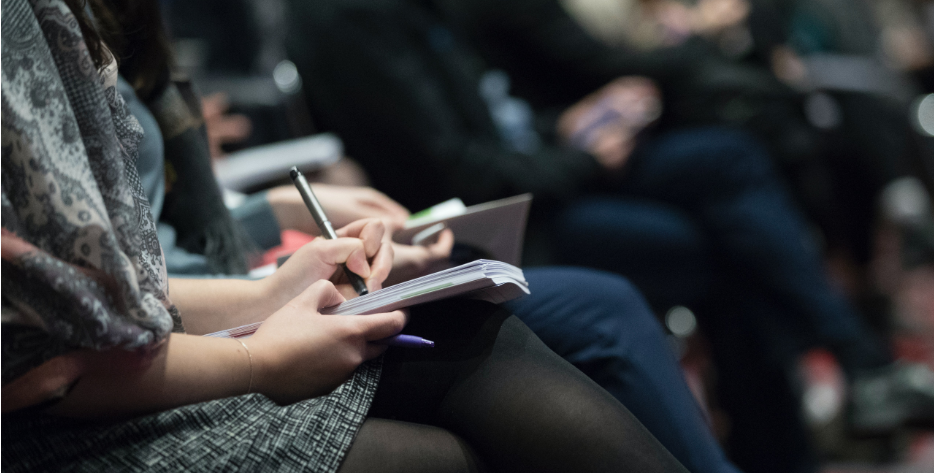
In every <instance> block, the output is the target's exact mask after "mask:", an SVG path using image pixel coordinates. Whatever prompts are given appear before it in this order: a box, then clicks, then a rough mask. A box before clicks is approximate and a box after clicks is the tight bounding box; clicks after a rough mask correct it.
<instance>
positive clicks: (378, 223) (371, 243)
mask: <svg viewBox="0 0 934 473" xmlns="http://www.w3.org/2000/svg"><path fill="white" fill-rule="evenodd" d="M336 233H337V235H338V236H342V237H351V238H359V239H360V240H362V241H363V245H364V248H365V250H366V255H367V258H372V257H373V256H374V255H375V254H376V252H377V251H379V247H380V245H382V239H383V237H384V236H385V235H386V225H385V224H384V223H383V221H382V220H380V219H376V218H366V219H362V220H357V221H355V222H351V223H350V224H348V225H347V226H345V227H343V228H341V229H340V230H337V232H336Z"/></svg>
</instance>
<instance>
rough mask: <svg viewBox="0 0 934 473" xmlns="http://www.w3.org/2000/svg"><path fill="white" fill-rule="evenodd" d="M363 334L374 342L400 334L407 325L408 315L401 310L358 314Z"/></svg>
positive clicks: (365, 338)
mask: <svg viewBox="0 0 934 473" xmlns="http://www.w3.org/2000/svg"><path fill="white" fill-rule="evenodd" d="M356 319H357V320H358V323H359V324H360V330H361V335H363V338H364V340H366V341H368V342H372V341H374V340H382V339H384V338H388V337H391V336H393V335H396V334H398V333H399V332H401V331H402V329H403V328H404V327H405V322H406V316H405V314H404V313H403V312H402V311H401V310H397V311H394V312H385V313H382V314H370V315H361V316H357V317H356Z"/></svg>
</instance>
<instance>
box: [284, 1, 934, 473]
mask: <svg viewBox="0 0 934 473" xmlns="http://www.w3.org/2000/svg"><path fill="white" fill-rule="evenodd" d="M452 5H453V2H452ZM498 5H500V6H502V7H503V8H511V6H510V5H514V3H513V2H500V3H498ZM461 7H463V8H469V6H467V2H461V3H459V4H457V5H454V6H453V7H451V8H455V9H457V8H461ZM444 8H445V6H439V5H438V4H436V3H434V2H397V1H379V2H364V3H361V2H353V1H318V2H300V1H295V2H292V3H291V16H290V18H291V19H292V20H293V22H294V23H293V25H292V28H291V31H290V36H289V39H288V42H287V44H288V52H289V57H290V58H291V59H292V60H293V61H294V62H295V63H296V64H297V66H298V68H299V70H300V71H301V73H302V76H303V77H304V79H305V80H306V81H308V82H309V84H310V86H309V88H308V92H309V97H310V104H311V107H312V108H313V110H314V112H315V118H316V119H317V120H318V123H319V124H320V125H321V126H323V127H324V128H326V129H328V130H334V131H337V132H338V133H339V134H340V135H341V136H342V138H343V139H344V140H345V142H346V143H347V146H348V149H349V150H350V151H351V153H352V154H353V155H354V156H355V157H357V158H358V159H360V161H361V162H362V163H363V164H364V166H365V167H366V168H367V169H368V170H369V171H370V172H371V174H372V177H373V180H374V181H373V182H374V184H375V185H376V186H377V187H378V188H380V189H381V190H383V191H384V192H386V193H387V194H389V195H390V196H391V197H393V198H396V199H398V200H399V201H400V202H401V203H402V204H403V205H407V206H410V207H413V208H420V207H425V206H427V205H430V204H432V203H435V202H438V201H440V200H444V199H446V198H449V197H454V196H457V197H461V198H463V199H464V200H465V201H466V202H468V203H476V202H481V201H484V200H489V199H492V198H496V197H503V196H507V195H510V194H514V193H518V192H527V191H532V192H535V194H536V199H537V202H538V204H537V212H539V215H538V217H543V216H542V214H543V213H544V214H547V213H551V214H552V215H550V217H552V219H548V218H547V217H549V216H548V215H545V216H544V218H541V219H540V220H538V222H539V225H540V230H542V231H543V232H544V233H550V236H551V237H554V238H555V239H556V240H557V241H559V246H563V248H562V249H563V251H564V253H565V256H566V257H567V258H568V259H569V260H571V261H576V262H588V263H590V264H592V265H594V266H598V267H603V268H607V269H611V270H614V271H618V272H621V273H623V274H626V275H627V276H630V277H632V278H633V280H634V281H635V282H637V284H639V285H640V287H642V288H643V289H644V290H645V291H646V293H647V294H648V295H650V298H652V299H653V302H657V303H660V302H659V301H664V302H667V303H670V302H678V301H684V300H692V301H694V304H692V307H703V308H704V309H705V310H704V311H703V312H704V313H705V314H706V315H702V319H703V320H702V327H704V328H705V329H706V332H707V334H708V336H709V337H710V338H711V340H712V341H713V347H714V354H715V359H716V361H717V364H718V370H719V372H720V373H721V374H722V380H721V383H720V388H721V389H720V391H721V393H720V394H721V402H722V404H723V405H724V407H725V408H727V410H728V411H729V413H730V414H731V417H732V422H733V425H732V435H731V436H730V439H731V447H732V449H731V453H732V454H733V455H735V456H734V458H736V459H737V461H738V462H740V463H741V466H742V467H744V468H746V469H748V470H750V471H809V470H811V469H813V468H814V467H815V463H814V458H813V457H811V455H812V453H811V450H810V447H809V444H808V441H807V439H806V437H807V434H806V431H805V429H804V427H803V425H802V424H801V420H800V415H801V414H800V407H799V402H798V397H797V394H796V393H795V390H794V387H793V386H792V383H793V381H792V379H793V376H792V374H791V373H792V371H793V369H794V366H795V364H794V360H795V359H796V356H797V354H798V353H800V350H801V349H802V348H803V347H806V346H812V345H814V344H818V345H823V346H828V347H830V348H831V349H832V350H833V351H834V353H835V354H836V355H837V356H838V358H839V359H840V360H841V363H842V364H843V366H844V369H845V370H846V371H847V374H848V375H849V377H850V379H851V380H854V382H857V384H860V383H864V382H869V380H879V379H881V380H883V381H882V383H883V384H885V385H886V386H894V388H893V389H892V392H893V394H892V395H888V396H883V398H882V399H876V398H861V397H859V396H856V399H855V404H854V405H856V406H862V407H863V408H864V410H859V409H857V410H856V411H854V419H858V420H859V421H860V422H862V423H863V424H862V427H864V428H879V427H880V425H879V424H880V423H882V424H884V426H885V427H886V428H891V427H894V426H897V425H901V424H902V423H903V422H905V421H907V420H916V419H917V417H918V416H924V415H928V413H927V412H924V411H922V410H919V408H924V407H925V406H929V405H930V402H931V401H932V400H934V398H931V397H930V396H929V395H927V396H928V397H925V396H926V395H925V394H924V391H923V389H922V390H920V391H911V388H910V387H908V386H906V385H905V383H904V382H903V381H899V380H901V379H902V378H903V377H904V376H903V375H902V374H900V373H903V372H904V371H905V370H906V369H907V370H909V371H918V370H921V372H922V373H926V371H924V368H923V367H920V366H911V367H907V368H906V367H901V366H896V365H893V364H892V360H891V355H890V354H889V353H888V350H887V349H886V348H885V347H884V346H883V344H881V343H880V342H879V341H878V340H876V339H875V337H874V336H873V334H872V333H871V332H869V331H868V329H867V328H866V327H865V326H863V325H862V322H861V320H860V317H859V316H858V315H857V313H856V312H855V311H854V310H853V308H852V307H851V306H850V305H849V303H848V302H847V301H846V300H845V298H844V297H843V295H842V294H840V293H839V292H838V291H837V290H836V289H835V288H833V287H831V285H830V282H829V281H828V280H827V278H826V277H825V276H824V274H823V271H822V266H821V260H820V254H819V252H818V250H817V248H816V245H814V244H813V243H811V242H810V241H809V233H808V229H807V226H806V224H805V223H804V221H803V220H802V219H801V217H800V216H799V215H798V214H797V212H796V210H795V209H794V205H793V203H792V202H791V200H790V199H789V198H788V196H787V195H786V193H785V191H784V189H783V188H782V184H781V182H780V180H779V179H778V178H777V177H776V175H775V171H774V169H773V167H772V164H771V160H770V158H769V156H768V154H767V153H766V152H764V151H763V150H762V148H761V147H760V146H759V145H758V144H757V143H756V142H755V140H752V139H751V138H749V137H748V136H746V135H745V134H743V133H741V132H737V131H734V130H724V129H718V128H700V129H698V128H694V129H681V130H677V131H665V132H661V131H659V132H658V133H654V132H653V131H652V130H650V129H649V128H650V125H652V124H653V123H654V122H655V120H656V119H657V117H658V115H659V113H661V116H662V118H661V119H662V123H659V124H657V125H655V126H658V127H660V128H661V127H662V125H663V124H664V120H665V111H666V110H667V108H666V106H667V104H668V103H670V102H671V99H670V98H668V99H667V100H666V98H665V96H664V94H662V95H661V96H660V95H659V92H658V89H657V88H656V87H655V86H654V85H653V84H652V83H651V82H649V81H646V80H645V79H644V78H638V77H630V78H624V79H619V80H614V81H613V82H611V83H610V84H609V85H606V86H604V87H602V88H599V90H597V91H596V92H592V90H593V89H591V90H590V91H588V92H585V93H584V94H589V95H587V96H586V97H584V98H583V99H581V95H578V96H577V100H578V101H577V102H576V103H575V104H574V105H572V106H571V107H569V108H567V109H565V110H562V111H560V112H558V113H555V112H554V111H553V112H552V113H551V114H550V115H549V114H548V112H547V111H546V112H542V113H538V112H537V110H536V108H535V107H534V105H531V106H530V105H529V103H528V102H525V101H523V100H522V99H519V98H518V97H516V96H513V95H512V92H511V89H510V87H509V83H510V79H512V75H511V74H504V73H503V72H502V71H499V72H497V71H491V70H488V69H487V66H486V64H485V61H484V58H483V57H482V56H480V55H478V54H477V53H476V51H475V50H473V44H472V43H471V42H470V41H464V37H463V36H461V35H460V34H458V33H459V30H458V26H457V25H458V23H450V22H446V21H445V20H444V19H443V18H444V16H445V15H446V14H447V13H446V12H445V10H444ZM481 18H482V19H483V20H484V21H483V24H484V25H488V26H491V27H492V26H496V25H499V24H500V23H497V20H499V19H500V18H499V17H496V16H483V17H481ZM521 18H523V19H524V23H522V24H523V25H527V26H529V27H530V28H532V29H531V31H536V32H538V33H540V34H538V35H535V36H534V38H535V39H541V40H543V41H545V42H546V43H547V44H549V45H550V46H551V47H552V48H553V52H555V53H556V54H561V53H567V55H566V58H567V59H568V60H569V61H570V60H576V61H577V62H578V63H586V62H587V61H588V60H590V59H593V57H594V55H588V54H582V55H575V54H576V53H572V52H576V51H579V49H575V48H574V46H577V44H576V43H575V42H574V39H575V38H576V37H575V36H573V35H570V34H566V33H567V31H566V30H564V29H562V28H559V27H555V28H554V29H552V30H548V29H547V28H546V29H545V30H544V31H542V30H536V29H535V28H534V26H535V24H536V22H537V21H539V20H541V19H542V17H540V16H537V15H526V16H523V17H521ZM508 20H509V19H507V20H505V21H506V23H508ZM507 39H508V40H509V41H510V42H509V43H508V44H510V46H515V47H519V46H522V45H523V43H522V42H521V37H507V38H500V40H503V41H506V40H507ZM685 57H690V56H685ZM535 58H536V56H535V55H534V54H527V55H526V56H522V57H517V59H516V61H517V63H520V64H526V63H528V62H529V61H532V60H534V59H535ZM523 61H524V62H523ZM594 63H595V64H603V63H602V62H601V61H594ZM675 63H677V61H675ZM686 64H689V62H688V63H686ZM597 69H598V70H601V71H603V73H604V74H609V71H610V70H612V69H611V68H597ZM662 69H663V70H664V69H665V68H662ZM617 71H618V69H617ZM666 72H667V73H668V76H669V77H672V79H671V80H677V79H678V78H679V77H680V74H679V73H678V72H677V71H675V73H673V74H672V73H671V72H672V71H670V70H668V71H666ZM576 73H577V71H575V70H574V69H573V67H570V66H569V67H563V68H544V69H541V70H540V74H537V75H536V74H529V73H528V71H526V76H525V81H523V84H525V85H528V86H529V87H532V86H533V85H537V86H538V89H539V90H543V91H545V92H549V93H552V94H556V95H557V94H564V95H565V96H566V97H569V96H571V95H572V94H571V93H570V92H569V91H568V89H564V88H559V87H551V88H549V87H547V86H542V84H543V83H544V84H548V83H550V82H551V81H555V80H561V79H567V81H568V83H569V84H572V85H573V86H575V87H578V88H579V87H583V85H582V84H587V83H588V82H587V81H583V80H582V81H574V80H573V79H572V78H573V77H576V76H575V74H576ZM773 82H774V81H773ZM515 83H516V88H517V89H518V84H519V81H518V80H516V82H515ZM589 83H590V84H592V86H593V87H594V88H598V87H599V84H601V83H602V82H599V81H597V80H593V81H591V82H589ZM661 83H662V84H664V82H661ZM663 90H664V89H663ZM701 99H703V97H701ZM556 103H558V102H556ZM533 104H534V102H533ZM674 106H675V107H677V106H678V105H674ZM681 107H684V105H681ZM647 130H648V131H647ZM411 182H418V185H417V186H413V185H411V184H410V183H411ZM561 212H564V217H563V218H560V219H557V218H556V215H557V214H558V213H561ZM561 242H563V243H561ZM877 384H878V383H877ZM906 389H907V390H908V391H910V392H909V396H915V397H911V398H910V399H904V398H900V397H899V396H902V395H903V394H902V393H903V390H906ZM896 392H897V393H898V394H897V395H896V394H894V393H896ZM893 405H894V406H896V407H894V408H892V409H890V410H889V411H887V412H888V414H887V417H886V418H883V419H878V418H867V414H866V413H867V412H872V413H875V412H880V411H879V409H880V406H882V407H887V406H893ZM905 406H910V407H911V408H910V409H907V411H906V410H905V409H904V408H905Z"/></svg>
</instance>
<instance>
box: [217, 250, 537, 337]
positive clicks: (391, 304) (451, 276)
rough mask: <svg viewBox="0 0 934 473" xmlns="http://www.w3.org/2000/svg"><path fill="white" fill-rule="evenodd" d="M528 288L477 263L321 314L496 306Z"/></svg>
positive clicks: (513, 271) (233, 333)
mask: <svg viewBox="0 0 934 473" xmlns="http://www.w3.org/2000/svg"><path fill="white" fill-rule="evenodd" d="M529 293H530V292H529V284H528V283H527V282H526V281H525V275H523V274H522V270H521V269H519V268H517V267H515V266H513V265H511V264H507V263H503V262H502V261H492V260H483V259H480V260H476V261H472V262H470V263H467V264H462V265H460V266H457V267H454V268H449V269H445V270H443V271H438V272H437V273H432V274H429V275H427V276H422V277H420V278H415V279H412V280H409V281H406V282H403V283H399V284H396V285H395V286H389V287H386V288H383V289H380V290H379V291H375V292H371V293H369V294H367V295H365V296H360V297H357V298H355V299H351V300H349V301H346V302H344V303H341V304H338V305H336V306H333V307H328V308H326V309H323V310H322V311H321V313H323V314H337V315H365V314H375V313H379V312H390V311H393V310H396V309H402V308H404V307H410V306H413V305H418V304H422V303H425V302H431V301H436V300H440V299H446V298H449V297H454V296H464V295H466V296H468V297H470V298H472V299H481V300H485V301H489V302H493V303H495V304H499V303H501V302H506V301H508V300H511V299H515V298H517V297H520V296H523V295H525V294H529ZM260 324H262V322H256V323H253V324H248V325H243V326H240V327H235V328H231V329H227V330H221V331H219V332H214V333H209V334H207V335H205V336H206V337H234V338H236V337H245V336H247V335H251V334H252V333H253V332H255V331H256V329H258V328H259V326H260Z"/></svg>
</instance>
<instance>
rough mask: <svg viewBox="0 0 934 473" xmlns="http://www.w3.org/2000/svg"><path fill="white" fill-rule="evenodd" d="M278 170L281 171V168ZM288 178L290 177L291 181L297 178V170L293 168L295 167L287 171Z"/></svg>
mask: <svg viewBox="0 0 934 473" xmlns="http://www.w3.org/2000/svg"><path fill="white" fill-rule="evenodd" d="M280 169H281V168H280ZM289 176H291V177H292V179H295V178H297V177H298V168H297V167H295V166H292V169H289Z"/></svg>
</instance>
